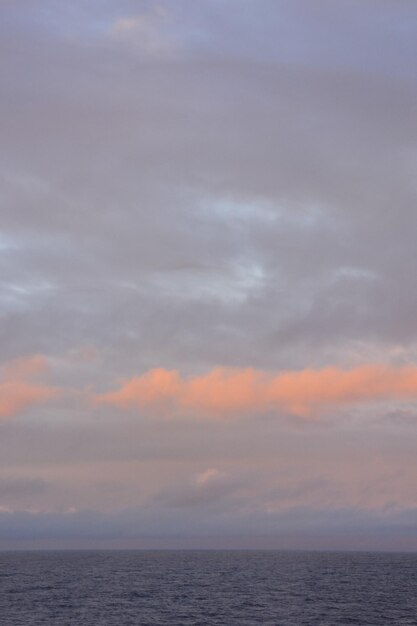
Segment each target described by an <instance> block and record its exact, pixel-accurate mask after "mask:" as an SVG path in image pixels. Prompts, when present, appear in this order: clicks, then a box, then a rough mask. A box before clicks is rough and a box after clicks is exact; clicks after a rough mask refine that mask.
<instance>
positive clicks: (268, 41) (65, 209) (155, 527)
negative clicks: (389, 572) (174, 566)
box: [0, 0, 417, 550]
mask: <svg viewBox="0 0 417 626" xmlns="http://www.w3.org/2000/svg"><path fill="white" fill-rule="evenodd" d="M0 36H1V46H2V53H1V55H0V68H1V70H0V71H1V84H2V97H1V98H0V125H1V130H0V137H1V142H0V148H1V169H0V175H1V187H0V202H1V208H0V218H1V219H0V298H1V306H0V316H1V323H0V347H1V352H0V548H38V547H39V548H43V547H46V548H51V547H52V548H55V547H64V548H65V547H69V548H73V547H82V548H84V547H87V548H90V547H93V548H94V547H109V548H118V547H122V548H129V547H156V548H158V547H173V548H180V547H201V548H213V547H214V548H224V547H225V548H301V549H304V548H308V549H310V548H311V549H323V548H325V549H327V548H329V549H387V550H416V549H417V484H416V483H417V481H416V477H417V288H416V279H415V274H416V268H417V3H416V2H415V1H414V0H165V1H164V0H160V1H159V0H155V1H153V0H147V1H146V0H71V1H68V2H65V1H61V2H59V1H57V0H2V2H1V4H0Z"/></svg>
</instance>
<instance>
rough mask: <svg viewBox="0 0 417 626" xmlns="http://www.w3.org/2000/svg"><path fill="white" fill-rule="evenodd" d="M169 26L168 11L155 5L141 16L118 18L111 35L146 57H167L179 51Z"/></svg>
mask: <svg viewBox="0 0 417 626" xmlns="http://www.w3.org/2000/svg"><path fill="white" fill-rule="evenodd" d="M169 26H170V25H169V13H168V11H167V9H165V8H164V7H162V6H160V5H155V6H153V7H152V8H151V9H149V10H148V11H147V12H143V13H141V14H139V15H133V16H129V17H119V18H117V19H116V20H115V21H114V23H113V24H112V27H111V30H110V35H111V37H112V38H113V39H114V40H116V41H122V42H125V43H128V44H129V45H131V46H132V47H133V48H134V49H135V50H136V51H139V52H142V53H144V54H145V55H149V56H156V57H158V56H166V55H168V54H169V55H170V54H172V53H174V52H176V51H177V49H178V46H177V43H176V42H175V39H174V37H173V33H172V32H170V29H169Z"/></svg>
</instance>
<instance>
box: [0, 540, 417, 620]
mask: <svg viewBox="0 0 417 626" xmlns="http://www.w3.org/2000/svg"><path fill="white" fill-rule="evenodd" d="M0 624H1V626H35V625H36V626H38V625H39V626H40V625H41V624H42V625H48V626H49V625H51V626H61V625H62V626H63V625H65V626H70V625H73V624H74V625H77V626H78V625H79V626H127V625H142V624H143V626H145V625H151V624H152V625H153V624H164V625H167V626H168V625H170V626H175V625H179V626H180V625H183V624H184V625H190V626H191V625H193V626H194V625H206V624H207V625H211V624H212V625H220V624H221V625H225V626H233V625H238V626H245V625H248V626H249V625H252V624H264V625H271V626H272V625H276V626H278V625H279V626H302V625H304V624H305V625H306V626H307V625H308V626H313V625H315V624H317V625H320V626H336V625H338V624H340V625H348V624H349V625H352V624H357V625H358V626H365V625H371V624H372V625H373V626H381V625H383V624H389V625H390V626H405V625H412V624H414V625H417V554H399V553H397V554H393V553H364V552H357V553H355V552H278V551H211V550H210V551H193V550H183V551H176V550H172V551H162V550H161V551H160V550H155V551H139V550H138V551H56V552H55V551H54V552H52V551H51V552H48V551H45V552H43V551H39V552H1V553H0Z"/></svg>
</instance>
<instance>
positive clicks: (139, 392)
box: [96, 365, 417, 417]
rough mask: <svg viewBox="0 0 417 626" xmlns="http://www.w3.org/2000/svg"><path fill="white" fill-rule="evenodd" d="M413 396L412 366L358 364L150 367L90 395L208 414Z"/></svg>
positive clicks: (309, 408)
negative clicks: (188, 373) (190, 370)
mask: <svg viewBox="0 0 417 626" xmlns="http://www.w3.org/2000/svg"><path fill="white" fill-rule="evenodd" d="M412 398H415V399H417V367H412V366H410V367H398V368H395V367H389V366H383V365H364V366H361V367H356V368H353V369H350V370H342V369H339V368H336V367H326V368H323V369H319V370H313V369H305V370H300V371H284V372H278V373H275V374H273V373H269V372H264V371H259V370H255V369H250V368H248V369H226V368H215V369H213V370H212V371H211V372H209V373H208V374H205V375H202V376H195V377H188V378H182V377H181V375H180V374H179V373H178V372H177V371H176V370H165V369H154V370H150V371H148V372H146V373H145V374H143V375H141V376H138V377H135V378H132V379H130V380H128V381H126V382H125V383H124V384H122V386H121V387H120V389H118V390H117V391H114V392H110V393H106V394H102V395H99V396H97V397H96V401H97V402H98V403H99V404H107V405H113V406H117V407H121V408H124V409H128V408H131V409H138V410H147V411H152V412H160V413H163V414H169V413H173V414H184V415H190V414H195V415H201V414H203V415H211V416H217V417H226V416H228V415H233V414H242V413H251V412H266V411H274V410H279V411H281V412H284V413H288V414H292V415H296V416H300V417H314V416H315V415H317V413H318V412H320V411H325V410H327V409H330V408H337V407H342V406H349V405H354V404H359V403H366V402H374V401H378V400H400V401H401V400H407V399H412Z"/></svg>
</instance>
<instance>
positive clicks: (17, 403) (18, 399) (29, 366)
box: [0, 355, 60, 419]
mask: <svg viewBox="0 0 417 626" xmlns="http://www.w3.org/2000/svg"><path fill="white" fill-rule="evenodd" d="M47 367H48V362H47V359H46V358H45V357H44V356H41V355H36V356H32V357H28V358H21V359H16V360H15V361H12V362H11V363H8V364H6V365H5V366H3V368H2V371H1V378H0V419H5V418H8V417H12V416H14V415H17V414H18V413H20V412H22V411H24V410H25V409H28V408H29V407H31V406H36V405H39V404H46V403H47V402H49V401H50V400H52V399H53V398H56V397H57V396H58V395H59V394H60V390H59V389H58V388H57V387H51V386H48V385H45V384H42V383H39V382H33V381H31V379H32V378H36V377H38V376H39V375H40V374H42V373H44V372H45V371H46V370H47Z"/></svg>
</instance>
